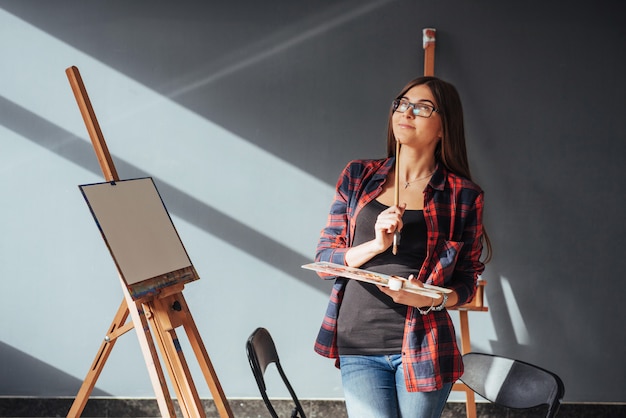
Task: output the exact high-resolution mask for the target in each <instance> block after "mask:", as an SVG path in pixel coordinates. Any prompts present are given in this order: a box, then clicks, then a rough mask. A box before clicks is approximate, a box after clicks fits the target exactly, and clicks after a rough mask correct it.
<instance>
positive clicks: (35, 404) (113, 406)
mask: <svg viewBox="0 0 626 418" xmlns="http://www.w3.org/2000/svg"><path fill="white" fill-rule="evenodd" d="M73 401H74V399H73V398H31V397H19V398H10V397H0V417H2V418H8V417H10V418H30V417H33V418H41V417H48V418H49V417H65V416H67V413H68V411H69V409H70V407H71V406H72V402H73ZM228 403H229V405H230V407H231V410H232V411H233V415H234V417H235V418H253V417H254V418H256V417H259V416H267V415H268V413H267V410H266V409H265V405H264V403H263V401H262V400H261V399H229V400H228ZM203 405H204V407H205V411H206V414H207V417H208V418H220V417H219V413H218V412H217V410H216V408H215V405H214V404H213V401H212V400H210V399H207V400H203ZM275 405H276V409H277V412H278V414H279V415H280V416H289V415H290V411H291V402H289V401H287V400H279V401H276V402H275ZM302 405H303V407H304V409H305V412H306V413H307V416H309V417H315V418H344V417H347V415H346V412H345V407H344V403H343V401H342V400H320V399H304V400H302ZM175 407H176V408H177V409H178V406H177V405H176V403H175ZM476 410H477V412H478V417H480V418H534V417H537V418H539V417H541V418H543V417H545V408H542V407H538V408H534V409H530V410H521V411H520V410H505V409H503V408H500V407H498V406H496V405H493V404H489V403H484V402H478V403H477V404H476ZM177 412H179V411H177ZM81 416H82V417H91V418H100V417H108V418H113V417H115V418H126V417H132V418H152V417H159V416H160V413H159V408H158V405H157V403H156V400H155V399H129V398H90V399H89V401H88V402H87V405H86V406H85V408H84V410H83V413H82V415H81ZM464 416H465V403H463V402H448V404H447V405H446V408H445V410H444V413H443V415H442V418H460V417H464ZM558 417H559V418H565V417H568V418H619V417H626V404H622V403H564V404H563V405H561V408H560V410H559V414H558Z"/></svg>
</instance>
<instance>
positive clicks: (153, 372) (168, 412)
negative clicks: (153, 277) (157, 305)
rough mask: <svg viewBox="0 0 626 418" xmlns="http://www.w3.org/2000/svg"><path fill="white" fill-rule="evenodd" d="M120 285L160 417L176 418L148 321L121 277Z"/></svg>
mask: <svg viewBox="0 0 626 418" xmlns="http://www.w3.org/2000/svg"><path fill="white" fill-rule="evenodd" d="M120 282H121V284H122V291H123V292H124V298H125V299H126V304H127V306H131V307H132V309H130V316H131V318H132V320H133V323H134V324H135V331H137V339H138V340H139V346H140V348H141V352H142V353H143V358H144V360H145V362H146V368H147V369H148V374H149V375H150V382H152V388H153V389H154V394H155V396H156V400H157V404H158V406H159V411H160V412H161V416H162V417H176V412H175V410H174V404H173V402H172V398H171V396H170V394H169V391H168V389H167V380H166V379H165V375H164V374H163V369H162V368H161V363H160V362H159V356H158V354H157V351H156V347H155V346H154V340H153V338H152V334H151V332H150V327H149V326H148V321H147V320H146V316H145V315H144V313H143V308H142V305H141V304H140V303H137V302H135V301H134V300H133V298H132V296H130V293H129V292H128V289H127V288H126V284H125V283H124V280H123V279H122V277H120Z"/></svg>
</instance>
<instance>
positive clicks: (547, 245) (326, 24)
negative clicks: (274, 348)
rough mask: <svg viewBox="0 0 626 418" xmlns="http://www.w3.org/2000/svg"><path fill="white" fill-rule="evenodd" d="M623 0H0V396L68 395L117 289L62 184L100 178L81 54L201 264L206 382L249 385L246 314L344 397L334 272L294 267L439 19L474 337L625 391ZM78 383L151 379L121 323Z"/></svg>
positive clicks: (317, 382) (295, 376)
mask: <svg viewBox="0 0 626 418" xmlns="http://www.w3.org/2000/svg"><path fill="white" fill-rule="evenodd" d="M622 9H623V8H622V6H621V3H620V2H617V1H606V0H601V1H596V2H593V4H592V3H589V2H583V1H573V2H572V1H570V2H533V1H530V2H501V1H479V2H467V1H462V0H458V1H452V0H450V1H440V2H432V1H393V0H378V1H362V0H359V1H356V0H355V1H348V0H346V1H335V2H328V1H320V0H314V1H307V2H293V1H268V2H253V1H248V2H231V3H230V5H228V6H226V5H214V4H211V3H209V2H187V3H185V2H177V3H173V2H170V1H134V2H126V1H106V2H105V1H99V2H95V1H92V2H81V1H67V0H65V1H55V2H43V1H0V53H1V64H0V79H1V80H2V82H0V173H1V180H0V194H1V195H2V204H1V205H0V216H2V219H3V221H2V230H1V234H0V260H1V262H0V277H1V280H2V295H3V298H2V299H3V302H2V303H1V304H0V317H1V318H2V327H1V328H0V396H42V397H43V396H74V395H75V394H76V391H77V390H78V387H79V385H80V383H81V382H82V380H83V378H84V376H85V373H86V372H87V369H88V367H89V365H90V364H91V361H92V360H93V357H94V356H95V354H96V350H97V348H98V346H99V345H100V341H101V338H103V336H104V333H105V331H106V329H107V328H108V326H109V324H110V322H111V320H112V319H113V315H114V313H115V310H116V309H117V307H118V305H119V303H120V301H121V298H122V293H121V291H120V284H119V281H118V279H117V273H116V271H115V268H114V265H113V262H112V260H111V258H110V256H109V254H108V252H107V250H106V247H105V245H104V243H103V242H102V239H101V238H100V235H99V233H98V231H97V228H96V226H95V224H94V222H93V219H92V218H91V215H90V214H89V211H88V209H87V207H86V205H85V203H84V201H83V199H82V197H81V195H80V193H79V190H78V187H77V185H79V184H85V183H92V182H99V181H102V179H103V178H102V173H101V172H100V168H99V166H98V164H97V161H96V159H95V156H94V154H93V149H92V148H91V144H90V142H89V138H88V136H87V134H86V130H85V127H84V124H83V122H82V119H81V117H80V114H79V112H78V108H77V106H76V103H75V101H74V97H73V95H72V93H71V90H70V87H69V84H68V82H67V78H66V76H65V73H64V70H65V68H67V67H69V66H71V65H76V66H77V67H78V68H79V69H80V71H81V74H82V76H83V79H84V81H85V84H86V86H87V90H88V92H89V94H90V97H91V100H92V102H93V105H94V108H95V111H96V114H97V116H98V119H99V121H100V124H101V126H102V128H103V132H104V135H105V138H106V140H107V143H108V146H109V149H110V151H111V154H112V155H113V159H114V162H115V165H116V167H117V169H118V172H119V173H120V176H121V177H122V178H134V177H139V176H152V177H154V178H155V181H156V183H157V186H158V188H159V190H160V192H161V194H162V195H163V199H164V201H165V204H166V205H167V207H168V209H169V211H170V214H171V215H172V217H173V220H174V223H175V225H176V227H177V228H178V231H179V233H180V235H181V237H182V239H183V242H184V244H185V246H186V248H187V250H188V252H189V254H190V256H191V259H192V261H193V262H194V265H195V267H196V269H197V270H198V272H199V273H200V275H201V277H202V279H201V280H200V281H198V282H195V283H192V284H190V285H188V286H187V287H186V289H185V295H186V298H187V301H188V303H189V304H190V306H191V309H192V312H193V315H194V318H195V320H196V323H197V325H198V327H199V328H200V332H201V334H202V335H203V339H204V341H205V344H206V345H207V349H208V351H209V353H210V355H211V359H212V361H213V363H214V365H215V367H216V369H217V372H218V375H219V376H220V381H221V383H222V386H223V387H224V390H225V392H226V395H227V396H228V397H233V398H236V397H258V391H257V389H256V386H255V384H254V381H253V379H252V376H251V373H250V370H249V367H248V364H247V360H246V357H245V351H244V342H245V340H246V338H247V337H248V335H249V334H250V332H251V331H252V330H253V329H254V328H256V327H257V326H265V327H267V328H269V329H270V331H271V332H272V334H274V337H275V340H276V343H277V345H278V347H279V350H280V352H281V356H282V358H283V363H284V366H285V367H286V368H287V370H288V372H289V373H290V375H291V376H292V380H293V383H294V385H295V387H296V389H297V390H298V392H299V394H300V396H301V397H302V398H341V397H342V392H341V385H340V379H339V376H338V373H337V370H336V369H334V367H333V363H332V361H330V360H326V359H323V358H321V357H319V356H317V355H316V354H314V353H313V350H312V345H313V341H314V338H315V335H316V333H317V330H318V327H319V324H320V321H321V319H322V316H323V313H324V311H325V308H326V301H327V297H328V292H329V289H330V287H329V286H330V283H326V282H323V281H321V280H319V279H317V278H316V276H315V275H314V274H312V273H311V272H307V271H304V270H301V269H300V268H299V266H300V265H301V264H304V263H306V262H308V261H310V260H311V259H312V257H313V253H314V250H315V244H316V241H317V236H318V233H319V230H320V229H321V228H322V226H323V224H324V221H325V218H326V213H327V209H328V206H329V204H330V200H331V198H332V193H333V186H334V183H335V180H336V178H337V175H338V174H339V171H340V170H341V168H342V167H343V165H344V164H345V163H346V162H347V161H348V160H349V159H352V158H358V157H378V156H382V155H383V154H384V131H385V126H386V115H387V111H388V106H389V102H390V100H391V99H392V98H393V97H394V95H395V94H396V92H397V91H398V90H399V89H400V88H401V87H402V85H403V84H404V83H405V82H406V81H408V80H409V79H411V78H413V77H414V76H416V75H420V74H421V73H422V68H423V51H422V45H421V41H422V39H421V29H422V28H425V27H435V28H436V29H437V31H438V32H437V50H436V73H437V74H438V75H439V76H441V77H443V78H445V79H447V80H449V81H451V82H453V83H454V84H455V85H456V86H457V87H458V89H459V91H460V93H461V96H462V98H463V101H464V106H465V111H466V122H467V135H468V138H469V144H468V147H469V153H470V159H471V165H472V170H473V173H474V177H475V178H476V180H477V181H478V182H479V183H480V184H481V185H482V186H483V188H484V189H485V191H486V202H487V203H486V204H487V206H486V223H487V227H488V229H489V232H490V234H491V237H492V240H493V244H494V248H495V257H494V260H493V262H492V263H491V264H489V265H488V268H487V270H486V272H485V274H484V278H485V279H486V280H487V281H488V284H487V288H486V294H487V303H488V305H489V308H490V309H489V312H488V313H472V314H470V322H471V330H472V343H473V348H474V349H475V350H477V351H486V352H494V353H498V354H502V355H506V356H510V357H516V358H520V359H523V360H526V361H530V362H534V363H537V364H539V365H541V366H544V367H546V368H549V369H551V370H553V371H555V372H557V373H559V374H560V375H561V376H562V378H563V380H564V381H565V385H566V398H565V399H566V401H570V402H626V393H625V392H624V387H626V380H625V377H624V370H625V369H626V364H625V361H624V356H623V350H624V346H625V345H626V344H625V343H626V342H625V338H624V325H623V318H624V317H625V313H626V312H625V308H624V304H623V303H621V300H622V298H623V294H624V291H625V290H626V285H625V284H624V283H625V281H624V280H623V279H622V277H621V276H622V274H623V272H624V271H625V270H626V262H625V259H626V257H624V256H623V255H622V252H623V248H624V244H626V240H625V238H624V237H625V236H626V230H625V229H626V228H625V226H624V225H625V224H624V211H623V204H624V199H625V198H624V196H625V194H626V193H625V187H624V174H623V168H624V162H625V157H624V155H625V152H626V141H624V139H625V138H624V136H625V135H624V132H625V128H626V126H625V120H626V118H625V117H624V115H623V113H624V110H625V106H624V104H625V97H626V89H625V87H626V82H625V81H624V77H623V75H624V74H626V59H625V56H624V54H625V49H624V40H625V39H626V37H625V31H626V29H625V28H626V22H625V20H626V19H625V17H624V16H625V15H624V13H623V11H622ZM456 315H457V314H456V313H452V316H453V317H454V318H455V320H456ZM179 334H182V333H179ZM183 344H186V343H185V341H183ZM188 360H190V363H193V361H192V360H193V356H191V354H188ZM194 373H197V370H196V369H195V367H194ZM196 383H197V384H198V386H199V390H200V392H201V395H202V396H209V391H208V388H206V386H205V385H203V384H202V378H201V377H199V378H197V379H196ZM94 394H99V395H114V396H121V397H142V396H147V397H150V396H153V393H152V389H151V386H150V383H149V379H148V375H147V373H146V371H145V366H144V364H143V359H142V357H141V353H140V350H139V346H138V344H137V340H136V338H135V336H134V335H132V334H128V335H125V336H124V337H122V338H121V339H120V340H119V341H118V343H117V345H116V347H115V349H114V352H113V354H112V356H111V357H110V358H109V360H108V362H107V365H106V367H105V370H104V372H103V374H102V376H101V377H100V379H99V380H98V384H97V389H96V391H95V392H94ZM279 394H280V392H279ZM283 394H284V393H283ZM455 396H460V395H459V394H453V398H454V397H455Z"/></svg>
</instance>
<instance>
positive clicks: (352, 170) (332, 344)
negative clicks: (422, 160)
mask: <svg viewBox="0 0 626 418" xmlns="http://www.w3.org/2000/svg"><path fill="white" fill-rule="evenodd" d="M394 162H395V159H394V158H387V159H383V160H356V161H352V162H350V163H349V164H348V165H347V166H346V168H345V169H344V171H343V173H342V175H341V177H340V178H339V181H338V182H337V188H336V193H335V199H334V201H333V203H332V205H331V208H330V214H329V216H328V222H327V224H326V227H325V228H324V229H323V230H322V232H321V236H320V239H319V242H318V246H317V253H316V256H315V261H326V262H333V263H338V264H345V254H346V252H347V251H348V249H349V248H350V246H351V245H352V240H353V237H354V231H355V227H356V225H355V223H356V219H357V216H358V214H359V211H360V210H361V209H362V208H363V207H364V206H365V205H366V204H368V203H369V202H371V201H372V200H373V199H375V198H376V197H377V196H378V195H379V194H380V193H381V191H382V186H383V184H384V182H385V181H386V179H387V175H388V174H389V172H390V171H391V170H392V169H393V166H394ZM482 213H483V191H482V190H481V189H480V188H479V187H478V186H477V185H476V184H474V183H472V182H471V181H469V180H467V179H465V178H462V177H459V176H457V175H455V174H453V173H450V172H448V171H447V170H446V169H445V168H444V167H443V166H442V164H439V166H438V168H437V170H436V171H435V173H434V174H433V176H432V178H431V180H430V182H429V184H428V185H427V187H426V189H425V192H424V218H425V220H426V225H427V228H428V237H427V239H428V241H427V254H426V259H425V260H424V263H423V265H422V267H421V269H420V270H419V272H418V273H417V277H418V279H419V280H421V281H422V282H424V283H430V284H434V285H437V286H444V287H447V288H450V289H453V290H454V291H456V293H457V295H458V297H459V300H458V304H459V305H462V304H464V303H467V302H469V301H471V299H472V298H473V297H474V294H475V292H476V281H477V278H478V275H479V274H481V273H482V272H483V270H484V264H483V263H481V262H480V260H479V258H480V256H481V254H482V240H481V238H482V233H483V228H482ZM321 276H322V277H323V278H326V279H327V278H329V277H328V276H324V275H323V274H321ZM335 279H336V280H335V284H334V286H333V290H332V292H331V295H330V302H329V304H328V309H327V311H326V316H325V318H324V321H323V323H322V326H321V329H320V332H319V335H318V337H317V341H316V343H315V351H316V352H318V353H319V354H321V355H323V356H325V357H330V358H338V357H339V354H338V350H337V315H338V313H339V308H340V306H341V301H342V299H343V293H344V290H345V284H346V281H347V280H348V279H345V278H341V277H339V278H335ZM402 363H403V367H404V372H405V379H406V387H407V389H408V390H409V391H411V392H415V391H420V392H428V391H433V390H437V389H441V387H442V385H443V384H444V383H450V382H455V381H456V380H457V379H458V378H459V377H460V376H461V375H462V374H463V362H462V360H461V353H460V351H459V349H458V347H457V343H456V335H455V331H454V326H453V324H452V320H451V319H450V316H449V315H448V312H447V311H446V310H445V309H444V310H443V311H431V312H430V313H428V314H427V315H421V314H420V313H419V312H418V310H417V309H415V308H412V307H409V309H408V312H407V316H406V320H405V325H404V339H403V343H402Z"/></svg>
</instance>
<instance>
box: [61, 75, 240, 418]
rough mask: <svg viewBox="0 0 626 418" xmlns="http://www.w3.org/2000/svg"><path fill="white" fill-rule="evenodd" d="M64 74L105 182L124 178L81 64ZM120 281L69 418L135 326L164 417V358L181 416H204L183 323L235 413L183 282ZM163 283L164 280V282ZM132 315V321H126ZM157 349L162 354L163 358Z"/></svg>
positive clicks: (212, 383) (216, 392) (168, 403)
mask: <svg viewBox="0 0 626 418" xmlns="http://www.w3.org/2000/svg"><path fill="white" fill-rule="evenodd" d="M65 72H66V74H67V77H68V79H69V82H70V86H71V87H72V91H73V92H74V96H75V97H76V101H77V103H78V107H79V109H80V112H81V115H82V117H83V120H84V122H85V125H86V127H87V131H88V133H89V137H90V138H91V142H92V144H93V147H94V150H95V152H96V156H97V158H98V162H99V164H100V168H101V169H102V172H103V174H104V178H105V180H106V181H107V182H118V181H119V180H120V179H119V176H118V174H117V171H116V169H115V166H114V164H113V161H112V159H111V155H110V154H109V150H108V148H107V145H106V142H105V141H104V136H103V135H102V131H101V129H100V126H99V124H98V121H97V118H96V115H95V113H94V111H93V108H92V106H91V102H90V100H89V96H88V95H87V91H86V89H85V86H84V84H83V81H82V78H81V76H80V73H79V71H78V68H76V67H74V66H72V67H69V68H67V69H66V71H65ZM119 280H120V284H121V285H122V291H123V293H124V299H123V300H122V303H121V304H120V306H119V308H118V310H117V313H116V314H115V316H114V318H113V321H112V322H111V325H110V326H109V328H108V330H107V333H106V336H105V338H104V341H103V342H102V344H101V345H100V348H99V350H98V352H97V354H96V357H95V359H94V361H93V363H92V365H91V367H90V369H89V372H88V373H87V376H86V378H85V380H84V381H83V384H82V386H81V387H80V390H79V392H78V394H77V395H76V398H75V399H74V402H73V404H72V406H71V408H70V410H69V412H68V414H67V416H68V417H72V418H74V417H79V416H80V415H81V414H82V412H83V410H84V408H85V406H86V404H87V401H88V399H89V396H90V394H91V392H92V391H93V388H94V387H95V384H96V381H97V380H98V377H99V376H100V373H101V372H102V369H103V367H104V365H105V363H106V361H107V359H108V357H109V355H110V354H111V351H112V350H113V347H114V346H115V342H116V341H117V338H119V337H120V336H122V335H124V334H125V333H127V332H128V331H130V330H132V329H133V328H134V329H135V331H136V333H137V338H138V340H139V345H140V346H141V351H142V353H143V357H144V361H145V363H146V367H147V369H148V374H149V376H150V381H151V383H152V387H153V389H154V393H155V395H156V400H157V404H158V407H159V411H160V413H161V415H162V416H163V417H176V412H175V408H174V403H173V401H172V397H171V396H170V393H169V390H168V384H167V382H168V381H167V380H166V377H165V374H164V373H163V369H162V367H161V360H162V362H163V364H164V365H165V368H166V369H167V374H168V376H169V378H170V383H171V386H172V387H173V389H174V392H175V394H176V398H177V400H178V405H179V408H180V410H181V412H182V414H183V416H184V417H185V418H196V417H197V418H204V417H206V414H205V412H204V407H203V405H202V401H201V399H200V397H199V395H198V392H197V389H196V387H195V385H194V382H193V379H192V376H191V373H190V371H189V367H188V365H187V362H186V360H185V357H184V355H183V353H182V350H181V349H180V342H179V340H178V337H177V335H176V328H178V327H181V326H182V327H183V329H184V331H185V332H186V334H187V337H188V340H189V343H190V345H191V347H192V350H193V352H194V354H195V356H196V359H197V361H198V364H199V366H200V369H201V370H202V374H203V376H204V378H205V380H206V382H207V384H208V386H209V389H210V390H211V394H212V396H213V401H214V402H215V406H216V408H217V411H218V412H219V414H220V417H221V418H226V417H233V413H232V411H231V409H230V406H229V404H228V401H227V399H226V396H225V395H224V392H223V390H222V387H221V385H220V383H219V380H218V377H217V374H216V372H215V369H214V368H213V365H212V364H211V360H210V359H209V355H208V353H207V351H206V348H205V346H204V344H203V342H202V338H201V337H200V333H199V332H198V328H197V327H196V325H195V322H194V320H193V317H192V315H191V312H190V311H189V307H188V305H187V302H186V301H185V298H184V296H183V294H182V291H183V288H184V285H185V283H184V282H177V283H173V284H171V285H169V284H166V285H165V286H159V287H158V288H154V286H153V285H149V286H148V288H146V287H145V286H144V287H143V288H142V287H141V286H140V287H139V288H138V289H139V290H138V291H133V294H131V292H130V291H129V286H128V285H127V283H126V282H125V281H124V279H123V277H122V275H121V274H120V276H119ZM159 283H161V284H162V283H163V281H160V282H159ZM129 316H130V321H128V317H129ZM157 347H158V351H157ZM159 352H160V353H161V356H162V358H161V357H159Z"/></svg>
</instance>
